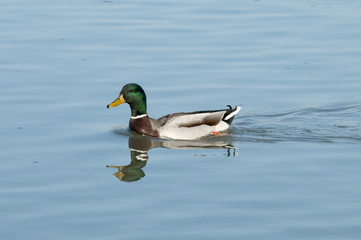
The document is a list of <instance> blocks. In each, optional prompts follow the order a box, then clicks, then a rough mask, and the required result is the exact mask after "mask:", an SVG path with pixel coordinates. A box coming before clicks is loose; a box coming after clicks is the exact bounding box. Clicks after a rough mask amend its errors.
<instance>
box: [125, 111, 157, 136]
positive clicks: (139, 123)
mask: <svg viewBox="0 0 361 240" xmlns="http://www.w3.org/2000/svg"><path fill="white" fill-rule="evenodd" d="M129 128H130V129H131V130H133V131H135V132H137V133H140V134H144V135H147V136H151V137H159V132H158V131H157V130H156V129H154V128H153V124H152V122H151V120H150V119H149V117H148V116H145V117H142V118H137V119H132V118H131V119H130V120H129Z"/></svg>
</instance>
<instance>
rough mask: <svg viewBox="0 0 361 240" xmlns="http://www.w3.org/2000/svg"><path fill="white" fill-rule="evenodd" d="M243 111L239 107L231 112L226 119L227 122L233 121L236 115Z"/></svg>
mask: <svg viewBox="0 0 361 240" xmlns="http://www.w3.org/2000/svg"><path fill="white" fill-rule="evenodd" d="M240 110H241V106H237V107H236V109H235V110H234V111H233V112H231V113H230V114H229V115H228V116H227V117H225V118H224V120H225V121H227V120H229V119H231V118H232V117H234V115H236V114H237V113H238V112H239V111H240Z"/></svg>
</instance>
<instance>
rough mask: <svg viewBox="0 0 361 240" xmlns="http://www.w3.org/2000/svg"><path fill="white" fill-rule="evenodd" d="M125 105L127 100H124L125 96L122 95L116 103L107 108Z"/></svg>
mask: <svg viewBox="0 0 361 240" xmlns="http://www.w3.org/2000/svg"><path fill="white" fill-rule="evenodd" d="M123 103H125V100H124V97H123V94H122V95H120V96H119V97H118V98H117V99H115V101H114V102H112V103H110V104H108V106H107V108H111V107H116V106H118V105H120V104H123Z"/></svg>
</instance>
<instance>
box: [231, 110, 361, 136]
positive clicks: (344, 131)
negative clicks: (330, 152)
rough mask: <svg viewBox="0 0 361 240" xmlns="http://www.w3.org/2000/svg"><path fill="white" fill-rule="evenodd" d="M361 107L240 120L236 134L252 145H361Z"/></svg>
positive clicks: (280, 113)
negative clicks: (314, 143) (285, 143)
mask: <svg viewBox="0 0 361 240" xmlns="http://www.w3.org/2000/svg"><path fill="white" fill-rule="evenodd" d="M360 119H361V104H358V105H347V106H336V107H303V108H298V109H290V110H287V111H282V112H279V113H260V114H250V115H245V116H241V117H239V118H238V119H236V121H235V124H234V126H233V127H234V128H233V134H234V137H235V138H236V139H237V140H240V141H251V142H280V141H297V142H327V143H360V142H361V120H360Z"/></svg>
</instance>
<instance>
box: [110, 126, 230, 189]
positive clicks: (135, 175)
mask: <svg viewBox="0 0 361 240" xmlns="http://www.w3.org/2000/svg"><path fill="white" fill-rule="evenodd" d="M152 148H169V149H192V148H194V149H196V148H204V149H217V148H222V149H226V150H227V153H226V155H227V156H228V157H229V156H235V148H234V146H233V145H232V144H231V139H230V138H226V137H225V138H222V139H220V138H217V137H215V138H209V139H204V140H198V141H184V140H164V139H163V140H162V139H154V138H149V137H145V136H142V135H140V134H137V133H134V132H130V136H129V149H130V159H131V162H130V164H129V165H126V166H107V167H110V168H117V170H118V172H117V173H115V174H114V176H116V177H117V178H119V180H121V181H124V182H134V181H138V180H139V179H141V178H142V177H144V176H145V173H144V171H143V170H142V168H143V167H144V166H145V165H146V164H147V160H148V151H149V150H150V149H152Z"/></svg>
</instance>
